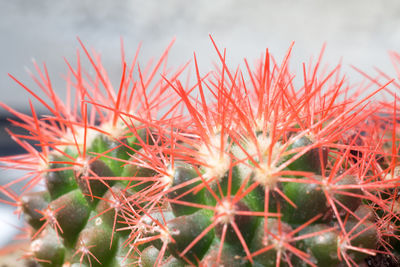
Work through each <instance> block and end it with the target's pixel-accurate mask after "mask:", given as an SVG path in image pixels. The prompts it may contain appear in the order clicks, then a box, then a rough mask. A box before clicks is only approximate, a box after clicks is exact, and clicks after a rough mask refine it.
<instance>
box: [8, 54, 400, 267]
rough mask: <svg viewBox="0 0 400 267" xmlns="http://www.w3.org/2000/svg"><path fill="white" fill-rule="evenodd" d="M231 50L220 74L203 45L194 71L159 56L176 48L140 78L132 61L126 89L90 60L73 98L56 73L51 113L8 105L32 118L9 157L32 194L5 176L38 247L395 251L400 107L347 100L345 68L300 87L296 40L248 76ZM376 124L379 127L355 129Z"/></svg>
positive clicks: (164, 261) (164, 258)
mask: <svg viewBox="0 0 400 267" xmlns="http://www.w3.org/2000/svg"><path fill="white" fill-rule="evenodd" d="M83 48H84V47H83ZM84 51H85V53H87V56H88V57H89V58H90V59H92V57H91V55H90V54H89V53H88V52H87V50H86V49H85V48H84ZM217 52H218V54H219V55H220V59H221V62H222V67H221V69H217V70H216V71H215V72H213V73H212V74H213V75H210V76H207V77H204V78H203V77H201V76H200V74H199V72H198V66H197V61H196V60H195V68H196V70H197V71H196V77H197V81H196V84H195V86H194V87H188V88H184V87H183V86H182V84H183V83H181V82H180V78H179V77H180V74H181V73H182V72H183V69H178V71H176V72H175V73H172V74H171V73H167V72H166V70H162V69H161V68H160V66H161V65H162V64H164V63H165V60H166V53H165V54H164V55H163V56H162V58H161V59H160V61H159V62H158V64H156V66H155V67H154V69H152V70H147V71H146V72H145V73H142V72H141V71H139V72H138V74H139V75H138V77H139V78H138V80H135V78H134V76H132V75H131V74H130V72H129V71H128V67H127V66H126V63H125V61H123V64H122V65H123V73H122V77H121V83H120V86H119V88H118V89H114V88H113V87H112V86H111V85H110V83H109V82H108V79H107V77H106V74H105V72H104V71H103V68H102V66H101V63H100V62H96V61H93V60H92V63H93V65H94V67H95V70H96V74H95V78H94V79H88V80H87V81H86V80H85V81H84V77H83V76H82V73H81V72H80V71H78V70H80V66H78V67H77V70H76V71H73V70H72V69H71V72H72V74H73V77H74V78H75V79H76V83H74V84H75V86H76V92H77V96H76V99H77V100H76V103H75V105H74V107H75V109H73V108H72V106H68V103H63V102H62V101H61V100H60V99H59V98H58V97H56V96H55V94H54V91H53V90H52V88H51V85H49V83H46V84H48V86H49V87H48V88H46V90H45V92H47V94H48V96H49V100H50V101H51V102H52V105H47V104H46V107H47V108H48V109H49V112H50V113H51V115H49V116H47V117H46V118H43V119H40V118H38V117H37V115H36V113H35V111H34V109H33V108H32V117H28V116H24V115H21V114H19V113H17V112H15V111H13V110H12V109H10V108H7V109H8V110H10V111H11V112H13V113H14V114H16V115H17V116H18V117H19V118H20V119H21V120H22V123H19V125H22V126H23V127H25V128H26V129H28V130H29V131H30V133H31V136H30V137H25V136H20V135H16V134H12V133H11V135H12V137H13V138H14V139H15V140H16V141H17V142H18V143H19V144H21V145H22V146H24V148H25V149H27V154H26V155H25V156H22V157H20V156H16V157H6V158H3V162H4V163H5V164H8V165H14V166H17V165H18V166H19V165H23V164H25V166H27V168H32V173H34V175H33V177H32V178H31V179H30V180H25V179H21V182H28V183H27V184H28V186H26V187H25V188H26V189H25V191H24V192H22V195H21V197H19V196H18V195H17V194H14V192H13V191H12V189H11V184H6V185H3V186H2V187H1V192H2V193H4V194H5V195H6V196H7V197H10V198H12V199H13V201H15V206H18V207H19V208H20V210H21V211H22V212H23V213H24V216H25V219H26V222H27V224H28V229H29V233H30V237H31V239H32V240H31V243H32V245H31V251H30V252H29V253H28V255H27V256H28V257H30V258H32V259H33V260H35V261H37V262H38V264H39V265H41V266H54V267H56V266H60V267H61V266H105V267H107V266H109V267H122V266H135V265H139V266H307V265H309V266H342V265H343V266H344V265H348V266H355V265H360V264H362V263H363V262H364V261H365V260H366V258H367V257H370V256H371V255H372V256H373V255H376V254H380V253H382V254H387V255H396V254H397V250H398V249H399V245H398V244H399V243H398V242H396V241H397V239H398V237H399V236H398V229H397V227H398V225H399V222H398V219H397V214H398V212H400V210H399V208H398V207H399V204H398V203H397V191H398V190H397V186H398V183H399V182H398V178H399V177H398V175H397V174H395V172H394V168H395V164H396V162H397V151H398V149H397V147H396V141H398V140H397V138H398V137H397V136H398V133H397V132H396V129H397V128H396V127H393V125H395V124H396V123H394V121H391V120H390V119H387V121H386V123H385V124H384V126H385V127H382V126H381V125H380V124H379V123H380V120H381V119H382V118H380V117H375V116H374V110H375V109H376V106H373V104H369V105H367V102H368V101H369V99H370V98H369V97H366V98H364V99H357V98H356V97H347V98H345V99H344V100H343V99H342V98H341V96H346V94H348V88H345V87H343V83H342V81H341V79H338V78H337V77H339V75H340V73H339V72H338V69H337V68H335V69H334V70H333V71H332V72H331V73H330V74H328V75H326V76H321V77H320V78H318V79H317V78H316V76H315V75H313V76H312V77H309V76H308V74H307V73H305V77H304V81H305V83H304V85H303V86H302V87H300V88H298V89H294V84H293V83H292V79H291V73H290V72H289V70H288V67H287V64H288V58H289V54H290V50H289V52H288V55H287V56H286V57H285V59H284V61H283V62H282V64H281V65H278V64H276V63H274V64H273V63H272V61H270V56H269V54H268V53H267V55H265V60H264V61H261V62H260V63H259V65H258V66H257V67H256V68H255V70H254V71H253V70H250V68H248V70H249V72H248V73H247V76H246V75H245V72H244V71H243V72H242V71H240V72H238V73H234V72H231V71H230V70H229V69H228V68H227V67H226V63H225V57H222V56H221V54H220V53H219V50H218V49H217ZM318 66H319V64H317V65H315V66H314V67H313V69H312V71H313V72H314V74H315V73H318V71H319V70H318ZM134 67H136V65H135V63H134V64H133V65H132V66H131V69H133V68H134ZM310 67H311V66H310ZM156 72H163V73H162V75H161V77H160V79H159V80H157V79H156V78H155V73H156ZM238 74H240V75H238ZM245 76H246V77H248V80H246V79H245ZM239 77H240V79H239ZM99 81H100V84H99ZM192 88H196V89H197V90H198V92H197V93H198V97H195V94H194V93H193V90H192ZM205 90H209V92H207V94H209V95H210V97H211V99H206V97H205V95H206V92H205ZM377 91H378V90H377ZM34 96H35V97H36V95H34ZM339 96H340V97H339ZM43 103H45V102H44V101H43ZM88 103H90V105H88ZM389 104H391V103H389ZM389 104H387V105H389ZM393 105H394V106H393V107H394V109H395V107H396V106H395V104H393ZM52 106H54V107H55V108H53V107H52ZM166 106H167V109H165V107H166ZM366 107H367V108H366ZM391 107H392V106H391ZM182 111H183V112H182ZM393 117H394V118H395V116H393ZM367 122H368V127H367ZM372 124H373V125H372ZM374 125H379V126H376V127H373V126H374ZM363 127H364V128H365V129H364V131H369V132H368V135H369V136H370V139H369V140H367V141H365V140H364V139H363V138H360V133H358V132H356V134H354V133H353V134H352V135H351V134H349V131H350V130H354V129H360V128H363ZM368 129H369V130H368ZM388 133H391V137H390V138H386V137H385V136H387V135H388ZM348 136H352V137H351V138H348ZM24 138H27V139H32V140H34V141H36V142H37V143H39V144H40V148H41V149H40V150H37V149H35V147H34V146H32V145H30V144H29V143H26V142H24ZM363 140H364V141H365V142H364V141H363ZM388 143H390V145H389V144H388ZM397 143H398V142H397ZM388 146H391V147H392V149H391V153H388V148H387V147H388ZM32 166H33V167H32ZM41 180H43V182H44V183H42V184H44V186H45V188H44V190H43V191H41V192H35V193H32V192H29V190H30V189H31V188H33V187H34V185H37V184H41V183H40V181H41ZM38 186H40V185H38ZM10 203H13V202H10ZM389 226H390V227H389ZM391 244H393V245H391Z"/></svg>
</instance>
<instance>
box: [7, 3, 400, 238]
mask: <svg viewBox="0 0 400 267" xmlns="http://www.w3.org/2000/svg"><path fill="white" fill-rule="evenodd" d="M208 34H211V35H212V36H213V38H214V39H215V40H216V42H217V44H218V45H219V47H220V48H225V47H226V48H227V52H228V54H227V55H228V56H227V58H228V62H229V63H230V64H232V65H233V66H235V65H237V64H243V61H242V59H243V57H246V58H247V59H248V60H249V62H254V61H255V60H256V59H257V58H258V57H259V56H260V55H261V54H262V53H263V52H264V51H265V48H267V47H268V48H269V49H270V51H271V52H272V53H273V55H275V57H276V58H277V60H278V62H279V61H280V60H281V59H282V57H283V55H284V53H285V52H286V50H287V48H288V47H289V45H290V44H291V42H292V41H295V46H294V50H293V58H292V63H291V66H292V69H294V70H296V69H297V68H296V65H298V66H299V63H302V62H304V61H305V62H307V61H308V60H309V58H310V57H311V56H317V55H318V53H319V51H320V49H321V47H322V45H323V44H324V43H326V44H327V49H326V53H325V62H330V64H331V65H335V64H336V63H338V62H339V60H341V59H342V60H343V63H344V65H345V71H346V72H348V73H349V75H354V77H356V76H357V75H358V74H357V73H356V72H355V71H354V70H352V69H351V68H350V67H348V66H349V64H350V63H351V64H353V65H355V66H358V67H360V68H362V69H363V70H366V71H368V72H373V67H375V66H377V67H379V68H381V69H383V70H384V71H386V72H388V73H390V74H391V73H393V71H392V67H391V63H390V60H389V57H388V55H387V52H388V51H389V50H397V51H399V52H400V46H399V45H400V1H398V0H353V1H351V0H335V1H323V0H297V1H295V0H281V1H272V0H253V1H250V0H236V1H228V0H218V1H217V0H201V1H200V0H199V1H189V0H162V1H161V0H160V1H149V0H148V1H145V0H142V1H140V0H132V1H128V0H126V1H122V0H114V1H105V0H75V1H73V0H70V1H54V0H35V1H32V0H12V1H11V0H0V38H1V42H0V101H1V102H4V103H6V104H8V105H10V106H11V107H13V108H16V109H18V110H20V111H23V112H29V104H28V100H27V99H28V96H29V95H28V93H26V92H25V91H24V90H23V89H22V88H20V87H19V86H18V85H17V84H16V83H15V82H14V81H12V80H11V79H10V78H9V77H8V75H7V73H10V74H12V75H14V76H16V77H17V78H18V79H19V80H21V81H23V82H24V83H25V84H26V85H28V86H30V87H32V88H36V87H35V86H34V83H33V82H32V81H31V79H30V77H29V75H28V74H27V72H26V69H31V70H33V65H32V59H35V60H36V61H37V62H38V63H42V62H46V64H47V67H48V69H49V72H50V76H51V78H52V82H53V85H54V87H55V88H57V90H58V92H60V94H63V93H62V92H63V90H64V88H65V87H64V83H63V79H62V75H63V74H64V73H66V71H67V66H66V64H65V62H64V58H63V57H65V58H67V59H68V60H70V61H71V62H72V63H74V62H75V55H76V50H77V49H78V48H79V43H78V41H77V39H76V37H78V36H79V37H80V38H81V39H82V41H83V43H84V44H85V45H86V46H87V47H88V48H93V49H95V50H96V51H97V52H99V53H100V54H101V55H102V59H103V63H104V65H105V67H106V69H107V70H108V72H109V75H110V77H111V80H112V81H114V83H115V84H117V83H118V81H119V79H120V70H121V64H120V37H122V38H123V40H124V43H125V51H126V55H127V59H128V60H130V59H132V58H133V55H134V53H135V51H136V48H137V45H138V44H139V42H142V44H143V45H142V47H143V49H142V52H141V57H140V62H142V64H144V63H145V62H147V61H148V60H149V59H151V58H157V57H158V56H160V55H161V53H162V52H163V49H164V48H165V47H166V46H167V45H168V44H169V42H170V41H171V40H172V39H173V38H174V37H175V38H176V42H175V44H174V47H173V49H172V50H171V55H170V60H169V62H170V65H173V66H179V65H181V64H183V63H185V62H186V61H187V60H189V59H191V58H192V57H193V52H194V51H195V52H196V54H197V57H198V61H199V64H200V67H201V69H202V70H204V71H207V70H208V68H210V67H211V66H212V62H213V61H217V55H216V53H215V50H214V49H213V47H212V44H211V42H210V39H209V37H208ZM34 104H35V105H36V106H37V108H38V111H39V112H42V113H43V112H44V110H43V109H42V108H41V107H40V106H39V105H37V104H38V103H37V102H34ZM5 116H7V113H6V112H4V111H3V110H1V111H0V125H1V128H0V130H3V128H4V127H6V126H7V122H6V120H5ZM0 151H1V154H2V155H7V154H12V153H16V152H19V150H18V149H17V148H16V147H15V145H13V143H12V142H10V140H9V139H8V138H7V137H6V136H5V134H4V131H1V132H0ZM19 175H21V174H20V173H15V172H11V171H4V170H2V171H1V176H2V179H6V178H5V177H8V178H10V179H13V178H14V177H18V176H19ZM3 177H4V178H3ZM3 183H4V182H1V184H3ZM12 211H13V209H12V208H9V207H6V206H4V205H0V218H1V219H0V246H2V245H4V244H5V243H7V242H9V240H10V238H11V237H12V236H14V235H15V233H16V232H17V231H16V228H15V225H18V222H17V221H15V219H14V217H13V216H12V214H11V213H12Z"/></svg>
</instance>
